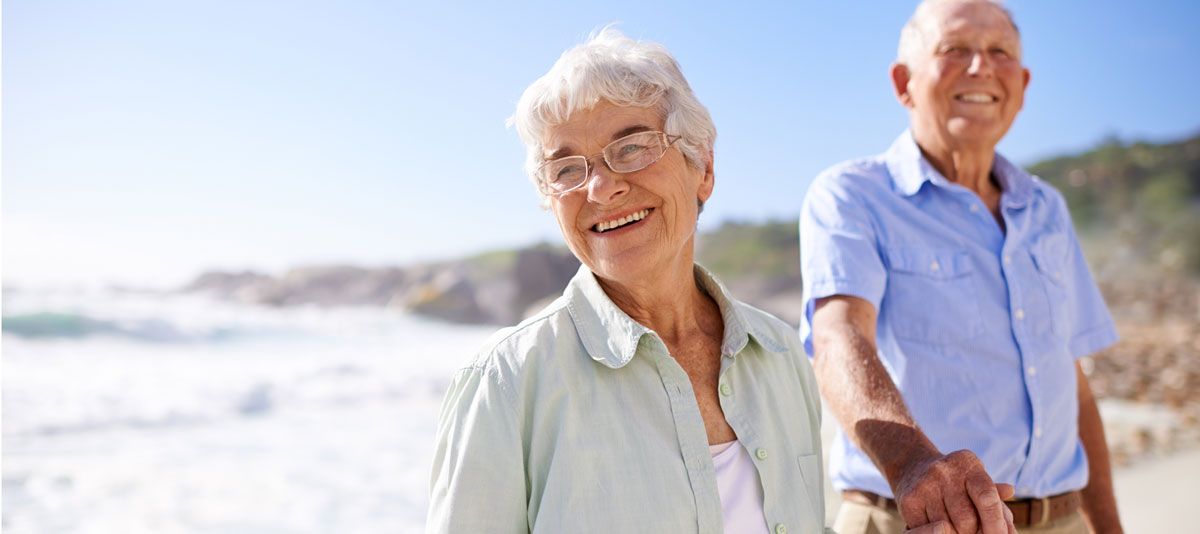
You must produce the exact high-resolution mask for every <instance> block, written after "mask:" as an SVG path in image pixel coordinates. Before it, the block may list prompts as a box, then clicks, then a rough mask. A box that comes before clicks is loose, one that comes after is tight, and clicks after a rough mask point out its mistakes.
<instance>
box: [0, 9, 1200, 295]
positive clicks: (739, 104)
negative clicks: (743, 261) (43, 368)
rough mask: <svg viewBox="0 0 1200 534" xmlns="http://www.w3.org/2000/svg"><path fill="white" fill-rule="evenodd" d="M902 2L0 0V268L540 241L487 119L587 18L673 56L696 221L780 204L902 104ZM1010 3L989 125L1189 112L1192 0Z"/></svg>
mask: <svg viewBox="0 0 1200 534" xmlns="http://www.w3.org/2000/svg"><path fill="white" fill-rule="evenodd" d="M915 5H916V2H915V0H913V1H886V2H882V1H881V2H801V1H790V2H779V3H770V2H736V3H734V2H642V1H637V2H626V1H615V2H603V3H597V2H557V3H550V2H520V3H511V5H510V3H499V2H477V3H464V2H421V3H417V2H411V3H410V2H353V1H346V2H306V1H245V0H240V1H236V2H235V1H223V0H210V1H203V2H201V1H190V2H158V1H143V2H131V1H119V0H113V1H104V2H95V1H90V0H89V1H79V0H63V1H50V2H47V1H44V0H9V1H6V2H5V3H4V11H3V22H2V24H3V28H2V30H3V34H2V40H3V43H2V44H3V57H2V67H0V68H2V76H3V86H2V98H3V119H2V122H3V123H2V136H3V138H2V147H0V149H2V151H3V159H2V163H0V173H2V178H0V179H2V193H0V194H2V196H0V210H2V217H3V243H2V245H0V246H2V254H3V261H2V265H3V273H2V276H3V282H4V285H5V287H33V286H72V285H97V284H118V285H122V286H134V287H160V288H166V287H173V286H178V285H181V284H183V283H186V282H187V281H188V280H190V279H191V278H192V277H194V276H196V275H197V274H198V273H200V272H202V271H205V270H212V269H218V270H242V269H252V270H258V271H263V272H268V273H280V272H283V271H284V270H286V269H287V268H289V267H294V266H302V265H319V264H357V265H364V266H379V265H396V264H399V265H404V264H410V263H414V262H424V261H434V260H441V259H448V258H453V257H458V256H462V255H467V254H473V253H478V252H482V251H486V250H492V249H498V248H507V247H513V246H523V245H528V244H532V243H535V242H539V241H549V242H553V243H558V242H561V238H560V237H559V233H558V229H557V226H556V225H555V223H554V219H553V216H552V215H551V214H550V213H549V212H546V211H543V210H541V209H540V208H539V207H538V200H537V196H536V193H535V192H534V189H533V186H532V185H531V184H530V183H529V181H528V179H527V178H526V176H525V174H524V170H523V163H524V149H523V147H522V145H521V143H520V140H519V139H518V137H517V134H516V132H515V131H513V130H512V129H510V128H506V127H505V119H507V118H508V117H509V116H510V115H512V113H513V110H514V108H515V105H516V102H517V100H518V99H519V98H520V95H521V93H522V91H523V90H524V89H525V87H526V86H528V85H529V83H531V82H532V81H533V80H535V79H537V78H538V77H540V76H541V75H542V74H544V73H545V72H546V71H547V70H549V68H550V67H551V65H553V63H554V61H555V60H557V59H558V57H559V55H561V54H562V52H563V51H565V50H566V49H568V48H570V47H572V46H574V45H576V44H579V43H580V42H582V41H583V40H585V39H586V37H587V36H588V34H589V33H591V32H592V31H594V30H596V29H598V28H600V27H603V26H605V25H607V24H610V23H617V26H616V27H617V28H618V29H620V30H621V31H623V32H624V33H625V34H626V35H628V36H629V37H632V38H634V39H638V40H649V41H656V42H660V43H662V44H664V45H666V47H667V48H668V49H669V50H670V51H671V52H672V53H673V54H674V55H675V57H676V59H677V60H678V61H679V63H680V64H681V66H682V68H683V71H684V74H685V75H686V76H687V77H688V80H689V82H690V83H691V85H692V88H693V90H694V91H695V93H696V95H697V97H698V98H699V99H700V101H701V102H702V103H704V104H705V105H706V106H707V107H708V108H709V111H710V112H711V114H712V116H713V119H714V122H715V123H716V125H717V131H718V138H717V144H716V148H715V154H716V180H717V181H716V190H715V192H714V196H713V198H712V199H711V200H710V201H709V202H708V203H707V204H706V205H705V212H704V215H703V216H702V218H701V223H700V228H701V230H704V229H707V228H713V227H715V226H717V225H719V224H720V223H722V222H723V221H727V220H742V221H761V220H766V219H790V218H794V217H795V216H796V214H797V212H798V211H799V207H800V204H801V202H802V200H803V195H804V191H805V189H806V188H807V186H808V184H809V182H810V181H811V179H812V178H813V177H814V176H815V175H816V174H817V173H819V172H820V171H821V170H822V169H824V168H826V167H828V166H830V165H833V164H834V163H837V162H838V161H841V160H845V159H849V158H853V157H859V156H866V155H870V154H875V153H878V152H881V151H883V150H884V149H886V147H887V146H888V144H890V142H891V141H892V140H893V139H894V138H895V137H896V136H897V135H898V134H899V133H900V132H901V131H903V129H904V128H905V127H906V125H907V114H906V112H905V111H904V109H903V108H902V107H901V106H900V105H899V104H898V103H896V101H895V99H894V97H893V95H892V92H891V89H890V85H889V82H888V78H887V69H888V65H889V64H890V62H891V61H892V60H893V59H894V57H895V49H896V41H897V39H898V37H899V31H900V27H901V26H902V25H903V24H904V22H905V20H907V18H908V16H909V15H910V14H911V12H912V9H913V8H914V7H915ZM1008 5H1009V6H1010V8H1011V9H1012V11H1013V12H1014V14H1015V17H1016V20H1017V24H1018V26H1019V27H1020V30H1021V34H1022V39H1023V46H1024V62H1025V64H1026V66H1027V67H1028V68H1029V69H1030V70H1031V71H1032V81H1031V83H1030V86H1029V88H1028V91H1027V92H1026V101H1025V108H1024V110H1023V111H1022V112H1021V114H1020V115H1019V116H1018V117H1017V121H1016V123H1015V125H1014V126H1013V128H1012V130H1011V131H1010V132H1009V134H1008V136H1007V137H1006V138H1005V139H1004V140H1003V141H1002V142H1001V144H1000V146H999V150H1000V152H1002V153H1004V154H1005V155H1006V156H1008V157H1009V158H1011V159H1013V160H1015V161H1016V162H1018V163H1022V164H1031V163H1034V162H1036V161H1038V160H1039V159H1042V158H1045V157H1050V156H1054V155H1060V154H1067V153H1073V152H1078V151H1082V150H1086V149H1088V148H1090V147H1092V146H1094V145H1095V144H1097V143H1098V142H1099V141H1101V140H1102V139H1106V138H1111V137H1112V136H1117V137H1118V138H1120V139H1122V140H1126V141H1128V140H1149V141H1170V140H1175V139H1180V138H1183V137H1186V136H1189V135H1194V134H1196V133H1198V132H1200V104H1198V103H1197V99H1196V98H1195V94H1196V92H1197V87H1200V33H1198V32H1196V31H1195V21H1196V20H1200V4H1198V3H1195V2H1187V1H1166V0H1160V1H1147V2H1128V1H1109V0H1102V1H1095V2H1089V3H1086V4H1080V3H1076V2H1036V1H1033V0H1012V1H1009V2H1008Z"/></svg>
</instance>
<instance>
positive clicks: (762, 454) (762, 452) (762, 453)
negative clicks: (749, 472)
mask: <svg viewBox="0 0 1200 534" xmlns="http://www.w3.org/2000/svg"><path fill="white" fill-rule="evenodd" d="M754 457H755V458H758V459H759V460H766V459H767V449H764V448H762V447H759V448H758V450H755V451H754Z"/></svg>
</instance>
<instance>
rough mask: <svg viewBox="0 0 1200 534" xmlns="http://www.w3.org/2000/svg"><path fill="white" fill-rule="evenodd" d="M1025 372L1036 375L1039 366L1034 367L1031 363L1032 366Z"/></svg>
mask: <svg viewBox="0 0 1200 534" xmlns="http://www.w3.org/2000/svg"><path fill="white" fill-rule="evenodd" d="M1025 372H1027V373H1029V376H1033V375H1036V374H1037V367H1034V366H1032V365H1030V366H1029V369H1026V370H1025Z"/></svg>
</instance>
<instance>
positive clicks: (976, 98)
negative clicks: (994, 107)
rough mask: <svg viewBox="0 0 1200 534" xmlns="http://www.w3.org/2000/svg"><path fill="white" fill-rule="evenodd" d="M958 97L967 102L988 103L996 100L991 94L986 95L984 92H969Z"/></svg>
mask: <svg viewBox="0 0 1200 534" xmlns="http://www.w3.org/2000/svg"><path fill="white" fill-rule="evenodd" d="M958 99H959V100H963V101H966V102H977V103H980V104H986V103H988V102H994V101H995V100H996V99H994V98H992V97H991V95H986V94H983V93H967V94H965V95H958Z"/></svg>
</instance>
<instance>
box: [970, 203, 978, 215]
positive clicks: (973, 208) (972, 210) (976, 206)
mask: <svg viewBox="0 0 1200 534" xmlns="http://www.w3.org/2000/svg"><path fill="white" fill-rule="evenodd" d="M978 212H979V204H971V213H978Z"/></svg>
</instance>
